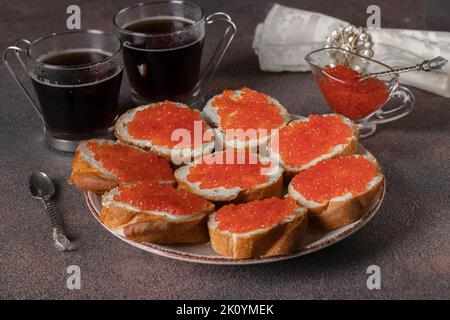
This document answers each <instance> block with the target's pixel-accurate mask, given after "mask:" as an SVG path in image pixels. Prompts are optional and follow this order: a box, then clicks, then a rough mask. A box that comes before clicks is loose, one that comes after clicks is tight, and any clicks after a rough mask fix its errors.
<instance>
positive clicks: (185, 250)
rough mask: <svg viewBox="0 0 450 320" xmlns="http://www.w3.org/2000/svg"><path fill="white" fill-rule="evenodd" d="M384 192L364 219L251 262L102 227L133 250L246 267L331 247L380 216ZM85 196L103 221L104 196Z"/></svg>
mask: <svg viewBox="0 0 450 320" xmlns="http://www.w3.org/2000/svg"><path fill="white" fill-rule="evenodd" d="M358 153H359V154H370V153H369V152H368V151H367V150H365V149H364V148H363V147H362V146H361V145H360V146H359V150H358ZM385 192H386V177H385V179H384V183H383V186H382V189H381V192H380V195H379V197H378V200H377V201H376V202H375V203H374V205H373V206H372V208H371V209H370V210H369V211H368V213H367V214H366V215H365V216H364V217H362V218H361V219H359V220H358V221H355V222H354V223H352V224H350V225H347V226H345V227H342V228H339V229H336V230H333V231H329V232H325V233H308V235H307V239H306V243H305V246H304V247H303V249H302V250H300V251H299V252H297V253H295V254H292V255H289V256H280V257H269V258H257V259H249V260H233V259H230V258H226V257H223V256H220V255H218V254H217V253H216V252H215V251H214V250H213V249H212V248H211V245H210V244H209V243H202V244H189V245H157V244H151V243H138V242H134V241H131V240H128V239H126V238H124V237H122V236H120V235H118V234H117V233H115V232H113V231H111V230H109V229H108V228H106V227H105V226H104V225H103V224H102V226H103V227H104V228H105V229H106V230H108V231H109V232H111V233H112V234H114V235H115V236H116V237H117V238H119V239H120V240H122V241H125V242H127V243H129V244H130V245H132V246H134V247H137V248H139V249H141V250H144V251H147V252H151V253H154V254H157V255H160V256H163V257H167V258H172V259H177V260H183V261H189V262H195V263H202V264H223V265H244V264H258V263H268V262H275V261H281V260H286V259H292V258H296V257H300V256H303V255H306V254H309V253H312V252H315V251H318V250H321V249H324V248H326V247H329V246H331V245H333V244H335V243H336V242H338V241H340V240H343V239H345V238H347V237H348V236H350V235H351V234H353V233H355V232H356V231H358V230H359V229H361V228H362V227H363V226H364V225H366V224H367V223H368V222H369V220H370V219H372V218H373V216H374V215H375V214H376V213H377V211H378V209H379V208H380V206H381V203H382V201H383V198H384V194H385ZM84 195H85V198H86V202H87V205H88V207H89V209H90V211H91V213H92V214H93V215H94V217H95V218H96V219H97V221H99V222H100V220H99V213H100V211H101V197H100V196H98V195H96V194H95V193H92V192H85V193H84ZM100 224H101V223H100Z"/></svg>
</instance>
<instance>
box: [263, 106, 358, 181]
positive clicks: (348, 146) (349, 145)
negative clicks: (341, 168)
mask: <svg viewBox="0 0 450 320" xmlns="http://www.w3.org/2000/svg"><path fill="white" fill-rule="evenodd" d="M321 116H323V117H335V116H337V115H336V114H325V115H321ZM340 117H341V118H342V122H343V123H344V124H345V125H347V126H348V127H349V128H350V129H351V130H352V135H351V136H350V137H349V138H348V139H347V142H346V143H344V144H339V145H335V146H334V147H333V148H332V149H331V150H330V151H329V152H327V153H325V154H322V155H320V156H318V157H316V158H315V159H313V160H311V161H309V162H308V163H305V164H302V165H299V166H292V165H289V164H287V163H286V161H285V160H283V157H282V156H281V155H280V153H279V152H277V151H278V150H277V148H274V147H273V145H272V143H273V141H271V143H270V145H269V153H270V156H271V157H272V159H274V160H275V161H278V162H279V163H280V165H281V166H282V167H283V168H284V170H285V173H286V174H287V175H288V176H290V177H292V176H294V175H295V174H296V173H299V172H300V171H303V170H306V169H308V168H310V167H312V166H314V165H315V164H317V163H319V162H320V161H322V160H325V159H331V158H338V157H344V156H347V155H352V154H354V153H355V152H356V151H357V150H358V143H359V129H358V126H357V125H356V124H355V123H354V122H352V121H351V120H350V119H348V118H345V117H343V116H340ZM307 121H309V118H303V119H299V120H295V121H292V122H291V123H289V124H288V125H287V126H286V128H288V127H292V126H294V125H295V124H297V123H299V122H307ZM281 130H283V129H281ZM273 136H274V135H272V137H273ZM280 143H281V142H280ZM280 147H281V146H280ZM291 147H292V148H295V145H293V146H291Z"/></svg>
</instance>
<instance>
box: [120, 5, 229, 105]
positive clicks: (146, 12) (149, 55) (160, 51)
mask: <svg viewBox="0 0 450 320" xmlns="http://www.w3.org/2000/svg"><path fill="white" fill-rule="evenodd" d="M216 22H223V23H224V24H226V26H227V28H226V31H225V33H224V35H223V36H222V38H221V39H220V41H219V44H218V46H217V48H216V50H215V52H214V54H213V56H212V57H211V59H210V60H209V63H208V65H207V66H206V67H205V70H204V71H203V72H201V71H200V65H201V58H202V50H203V43H204V39H205V25H210V24H213V23H216ZM114 25H115V27H116V28H117V30H118V33H119V35H120V38H121V40H122V42H123V46H124V50H123V56H124V64H125V69H126V71H127V74H128V78H129V81H130V86H131V95H132V99H133V101H134V102H135V103H136V104H146V103H150V102H155V101H161V100H165V99H169V100H173V101H178V102H183V103H187V104H190V105H192V106H194V107H196V106H200V104H201V103H202V102H203V99H204V94H205V91H206V89H207V86H208V83H209V82H210V80H211V78H212V77H213V75H214V73H215V71H216V69H217V67H218V65H219V63H220V61H221V59H222V58H223V56H224V54H225V52H226V50H227V48H228V46H229V45H230V43H231V41H232V40H233V37H234V35H235V33H236V26H235V24H234V23H233V21H232V20H231V18H230V17H229V16H228V15H227V14H225V13H222V12H216V13H213V14H211V15H209V16H208V17H205V14H204V12H203V9H202V8H201V7H200V6H198V5H197V4H194V3H191V2H187V1H160V2H150V3H140V4H137V5H134V6H131V7H128V8H125V9H123V10H121V11H120V12H119V13H117V14H116V16H115V17H114Z"/></svg>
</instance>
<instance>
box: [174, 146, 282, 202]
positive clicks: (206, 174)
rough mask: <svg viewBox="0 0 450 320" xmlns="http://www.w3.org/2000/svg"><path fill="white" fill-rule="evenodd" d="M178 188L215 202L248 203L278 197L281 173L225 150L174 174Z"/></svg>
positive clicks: (247, 155)
mask: <svg viewBox="0 0 450 320" xmlns="http://www.w3.org/2000/svg"><path fill="white" fill-rule="evenodd" d="M175 179H176V180H177V182H178V188H182V189H186V190H189V191H191V192H193V193H196V194H198V195H200V196H202V197H204V198H206V199H207V200H210V201H215V202H230V201H234V202H247V201H251V200H257V199H264V198H268V197H272V196H280V195H281V192H282V189H283V170H282V168H281V167H280V166H278V165H277V164H276V163H275V162H273V161H271V160H270V159H269V158H264V157H262V156H260V155H257V154H255V153H253V152H250V151H248V150H234V149H227V150H225V151H220V152H215V153H213V154H210V155H205V156H203V157H202V158H199V159H197V160H195V161H194V162H192V163H190V164H188V165H186V166H183V167H181V168H178V169H177V170H176V171H175Z"/></svg>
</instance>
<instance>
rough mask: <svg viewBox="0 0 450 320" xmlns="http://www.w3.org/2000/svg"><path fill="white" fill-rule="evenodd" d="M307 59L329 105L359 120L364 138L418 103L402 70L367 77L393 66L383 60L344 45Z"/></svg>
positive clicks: (320, 51)
mask: <svg viewBox="0 0 450 320" xmlns="http://www.w3.org/2000/svg"><path fill="white" fill-rule="evenodd" d="M305 59H306V61H307V62H308V63H309V65H310V67H311V70H312V72H313V75H314V78H315V80H316V83H317V85H318V86H319V89H320V91H321V92H322V94H323V96H324V98H325V100H326V102H327V104H328V106H329V107H330V108H331V110H333V111H334V112H336V113H338V114H341V115H343V116H345V117H347V118H349V119H351V120H353V121H354V122H356V123H357V124H358V125H359V127H360V136H361V137H362V138H364V137H368V136H370V135H372V134H373V133H375V130H376V125H377V124H380V123H386V122H390V121H394V120H397V119H399V118H402V117H404V116H406V115H407V114H408V113H410V112H411V111H412V109H413V107H414V96H413V95H412V93H411V92H410V91H409V90H408V89H407V88H405V87H402V86H400V85H399V82H398V74H393V75H386V76H382V77H376V78H368V79H364V76H365V74H367V73H373V72H382V71H391V70H392V68H391V67H389V66H388V65H386V64H384V63H382V62H379V61H376V60H373V59H369V58H367V57H364V56H361V55H359V54H356V53H353V52H350V51H347V50H345V49H340V48H326V49H320V50H316V51H313V52H311V53H309V54H308V55H307V56H306V57H305Z"/></svg>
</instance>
